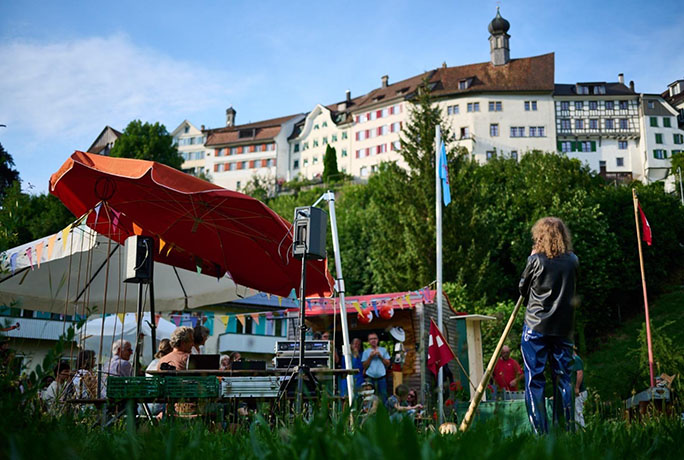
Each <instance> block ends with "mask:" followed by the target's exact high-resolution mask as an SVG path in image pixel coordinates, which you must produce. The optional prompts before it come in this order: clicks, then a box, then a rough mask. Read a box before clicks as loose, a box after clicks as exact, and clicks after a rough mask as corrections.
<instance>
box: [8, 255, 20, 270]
mask: <svg viewBox="0 0 684 460" xmlns="http://www.w3.org/2000/svg"><path fill="white" fill-rule="evenodd" d="M18 255H19V253H18V252H15V253H14V254H12V255H11V256H10V270H12V274H14V271H15V270H16V269H17V256H18Z"/></svg>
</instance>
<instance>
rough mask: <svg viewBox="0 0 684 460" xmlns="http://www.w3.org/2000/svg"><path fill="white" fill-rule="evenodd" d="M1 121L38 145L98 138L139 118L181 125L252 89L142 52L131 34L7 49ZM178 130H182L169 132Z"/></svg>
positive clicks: (2, 48) (0, 55)
mask: <svg viewBox="0 0 684 460" xmlns="http://www.w3.org/2000/svg"><path fill="white" fill-rule="evenodd" d="M0 75H2V76H3V77H2V78H1V79H0V94H2V95H3V96H2V100H0V119H1V120H3V123H6V124H7V125H8V126H13V127H16V128H17V129H21V130H22V131H24V132H27V133H31V137H32V140H33V141H38V142H40V141H41V140H43V139H50V138H52V139H54V138H55V137H56V136H59V137H61V138H86V139H92V140H94V138H95V136H96V135H97V134H98V133H99V132H100V130H101V129H102V128H103V127H104V126H105V125H107V124H109V125H112V126H114V127H117V128H119V129H123V128H124V127H125V125H126V124H127V123H128V122H129V121H130V120H132V119H137V118H140V119H142V120H143V121H162V122H164V121H167V122H168V121H173V122H176V121H180V120H182V119H183V118H186V117H187V116H189V114H192V113H197V112H201V111H204V110H207V109H208V108H211V107H216V106H220V107H223V106H225V104H226V101H230V99H231V98H232V97H233V95H234V94H236V92H237V91H240V92H241V91H244V90H245V86H247V85H248V83H247V79H246V78H245V76H242V77H240V78H234V77H231V76H230V75H228V74H226V73H223V72H215V71H212V70H208V69H206V68H203V67H202V66H201V65H198V64H196V63H192V62H190V61H183V60H177V59H172V58H170V57H168V56H165V55H162V54H159V53H158V52H155V51H153V50H148V49H143V48H140V47H137V46H136V45H135V44H133V43H132V42H131V41H130V40H129V39H128V38H127V37H126V36H124V35H114V36H110V37H104V38H85V39H81V40H74V41H65V42H60V43H52V44H36V43H28V42H10V43H5V44H2V45H0ZM167 128H168V129H169V130H173V129H174V128H175V126H168V125H167Z"/></svg>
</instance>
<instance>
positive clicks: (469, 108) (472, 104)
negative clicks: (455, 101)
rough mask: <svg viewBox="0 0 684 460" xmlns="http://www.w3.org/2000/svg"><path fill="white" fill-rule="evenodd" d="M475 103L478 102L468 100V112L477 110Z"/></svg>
mask: <svg viewBox="0 0 684 460" xmlns="http://www.w3.org/2000/svg"><path fill="white" fill-rule="evenodd" d="M475 104H478V103H473V102H468V112H476V111H477V110H475ZM478 106H479V104H478ZM478 108H479V107H478Z"/></svg>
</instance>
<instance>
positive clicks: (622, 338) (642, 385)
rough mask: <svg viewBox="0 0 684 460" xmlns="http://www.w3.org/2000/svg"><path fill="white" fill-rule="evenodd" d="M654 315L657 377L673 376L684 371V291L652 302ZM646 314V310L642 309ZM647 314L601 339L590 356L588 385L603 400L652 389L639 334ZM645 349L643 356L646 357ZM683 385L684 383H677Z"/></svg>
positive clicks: (676, 291)
mask: <svg viewBox="0 0 684 460" xmlns="http://www.w3.org/2000/svg"><path fill="white" fill-rule="evenodd" d="M651 302H652V304H651V305H650V308H649V310H650V314H651V327H652V335H653V343H654V361H655V370H654V373H655V375H660V373H661V372H665V373H667V374H669V375H672V374H675V373H679V374H680V375H679V377H678V379H680V378H681V373H682V372H683V371H684V368H682V366H681V363H682V362H683V361H684V346H683V345H682V344H684V289H683V288H682V287H679V288H677V289H676V290H674V291H671V292H668V293H666V294H663V295H661V296H660V297H659V298H658V299H656V300H655V301H653V300H651ZM642 311H643V310H642ZM643 325H644V315H643V314H642V315H636V316H634V317H632V318H630V319H629V320H627V321H625V322H624V323H623V324H622V326H621V327H620V328H618V329H616V330H615V332H614V333H612V334H610V335H608V336H607V337H605V338H603V339H602V340H601V344H600V346H599V348H598V349H597V351H595V352H593V353H591V354H589V355H588V356H587V357H586V360H585V365H586V371H585V373H586V383H587V386H588V387H589V389H590V392H593V391H595V392H597V393H598V394H599V395H600V397H601V399H602V400H604V401H606V400H617V399H625V398H627V397H629V396H630V394H631V393H632V391H637V392H639V391H642V390H644V389H646V388H647V387H648V383H649V381H648V380H649V378H648V365H647V363H645V362H643V361H642V360H641V358H640V357H639V351H638V350H639V348H640V341H639V332H640V330H641V329H642V327H643ZM645 353H646V352H645V350H644V351H643V354H644V355H645ZM675 384H678V385H681V384H682V382H681V381H675Z"/></svg>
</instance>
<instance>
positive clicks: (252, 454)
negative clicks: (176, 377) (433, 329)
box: [2, 411, 684, 460]
mask: <svg viewBox="0 0 684 460" xmlns="http://www.w3.org/2000/svg"><path fill="white" fill-rule="evenodd" d="M5 429H8V427H5ZM3 437H4V440H3V444H2V445H3V450H4V455H2V456H3V457H5V456H6V457H8V458H14V459H23V458H50V457H53V456H58V457H59V458H64V459H81V458H98V459H101V460H103V459H107V458H119V459H121V458H130V459H139V458H144V459H146V460H148V459H149V460H153V459H157V458H158V459H162V458H164V459H170V458H178V459H185V458H187V459H197V458H227V457H232V458H240V459H242V458H259V459H292V458H300V459H321V458H325V459H340V460H349V459H355V460H356V459H359V460H361V459H366V458H368V459H374V460H381V459H393V460H401V459H439V458H476V459H488V458H505V459H516V458H521V459H523V458H524V459H536V458H540V459H541V458H554V459H559V460H560V459H566V458H567V459H573V460H575V459H577V458H601V459H621V458H657V457H670V456H671V455H672V453H673V452H676V449H677V447H678V446H679V444H680V443H681V440H682V439H684V424H682V423H681V421H679V420H676V419H662V420H652V421H650V422H649V423H647V424H634V425H627V424H625V423H623V422H604V421H597V422H596V423H595V424H591V425H590V426H589V428H588V429H587V430H586V431H583V432H580V433H575V434H569V433H565V432H561V433H552V434H550V435H548V436H542V437H536V436H534V435H532V434H529V433H519V434H514V435H511V436H502V435H501V430H500V426H499V425H498V424H497V422H496V421H492V422H487V423H482V424H478V425H477V426H475V427H473V428H472V429H471V430H469V431H468V432H466V433H459V434H455V435H440V434H437V433H435V432H434V431H431V430H429V429H422V430H420V429H418V430H417V429H416V427H415V426H414V425H413V423H412V422H411V421H410V420H403V421H402V422H399V423H393V422H391V421H390V420H389V418H388V416H387V414H386V413H380V414H378V416H376V417H374V418H371V419H369V420H368V421H367V422H366V423H364V424H363V426H360V427H356V428H355V429H350V428H349V426H348V424H347V422H346V421H345V419H344V418H342V417H340V418H335V417H331V416H330V415H329V414H328V413H327V412H325V411H320V412H318V413H317V414H316V415H315V416H314V417H313V418H312V419H311V420H308V421H307V420H303V419H298V420H296V421H295V422H294V423H292V424H291V425H289V426H285V425H282V424H277V425H276V426H275V427H272V426H269V425H268V424H267V423H266V422H265V421H264V420H263V419H261V418H257V419H256V420H254V421H253V422H252V423H251V425H249V426H246V427H244V428H243V429H240V430H238V431H237V432H236V433H229V432H223V431H220V430H216V429H211V428H210V427H209V426H208V425H206V424H204V423H202V422H201V421H199V420H195V421H184V422H169V423H162V424H161V425H159V426H149V425H140V426H135V423H126V422H122V423H121V424H119V425H118V426H115V427H112V428H109V429H106V430H102V429H99V428H93V427H91V426H90V425H89V424H87V423H74V420H69V419H61V420H60V419H47V418H44V419H41V420H37V421H36V422H35V423H33V424H31V425H28V426H25V427H23V429H21V430H17V429H11V428H9V431H3Z"/></svg>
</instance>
